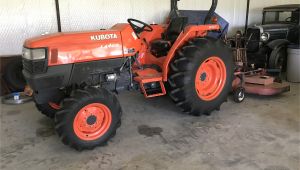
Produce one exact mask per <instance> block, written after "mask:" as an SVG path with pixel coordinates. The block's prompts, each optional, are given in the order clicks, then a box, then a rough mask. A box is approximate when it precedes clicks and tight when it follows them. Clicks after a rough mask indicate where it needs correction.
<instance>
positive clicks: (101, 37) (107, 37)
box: [91, 34, 118, 41]
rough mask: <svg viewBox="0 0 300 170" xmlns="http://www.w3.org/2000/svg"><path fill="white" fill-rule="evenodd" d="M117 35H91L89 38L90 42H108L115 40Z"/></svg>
mask: <svg viewBox="0 0 300 170" xmlns="http://www.w3.org/2000/svg"><path fill="white" fill-rule="evenodd" d="M117 38H118V36H117V34H101V35H93V36H91V40H92V41H101V40H110V39H117Z"/></svg>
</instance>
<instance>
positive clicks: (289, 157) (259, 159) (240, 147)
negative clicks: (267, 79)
mask: <svg viewBox="0 0 300 170" xmlns="http://www.w3.org/2000/svg"><path fill="white" fill-rule="evenodd" d="M56 2H58V1H55V0H51V1H42V0H30V1H26V2H25V1H24V2H23V1H20V0H10V1H1V2H0V9H1V10H0V24H1V25H2V26H1V27H0V33H1V36H0V61H1V63H0V65H1V76H3V72H4V70H5V66H6V65H7V63H9V61H11V60H14V59H15V58H20V55H21V54H22V48H23V44H24V41H25V40H26V39H28V38H32V37H35V36H39V35H41V34H45V33H46V34H51V33H57V32H58V30H61V31H62V32H73V31H76V32H77V31H90V30H99V29H108V28H110V27H112V26H113V25H114V24H116V23H126V21H127V19H128V18H136V19H138V20H141V21H143V22H146V23H149V24H154V23H157V24H161V23H165V22H166V19H167V17H168V15H169V13H170V6H171V1H167V0H165V1H159V0H151V1H146V0H139V1H134V0H123V1H117V0H112V1H107V0H90V1H79V0H73V1H70V0H64V1H59V15H60V22H59V24H58V22H57V8H56V7H57V6H56V5H58V4H57V3H56ZM249 2H250V3H249ZM247 3H249V4H247ZM299 3H300V2H299V0H271V1H259V0H250V1H247V0H231V1H230V3H229V1H228V0H219V1H218V6H217V9H216V13H217V14H218V15H220V16H221V17H222V18H224V19H225V20H226V21H228V23H229V29H228V35H227V36H228V37H230V36H235V33H236V32H237V31H238V30H242V31H244V29H245V23H246V18H248V21H247V23H248V25H247V27H251V26H254V25H255V24H262V17H263V12H262V11H263V9H264V8H265V7H268V6H276V5H284V4H299ZM247 6H248V7H249V8H248V9H249V13H248V17H247V12H246V11H247ZM210 7H211V1H203V0H181V1H179V2H178V8H179V9H180V10H209V8H210ZM298 24H299V23H298ZM298 28H299V27H298ZM298 57H299V56H298ZM298 61H299V60H298ZM299 64H300V63H299ZM299 74H300V73H299V72H298V75H299ZM280 76H281V78H282V80H283V82H284V83H288V84H289V86H290V87H289V89H290V91H288V92H285V93H281V94H277V95H274V96H260V95H255V94H246V98H245V100H244V101H243V102H241V103H236V102H234V95H233V94H232V93H230V94H229V95H228V100H226V102H225V103H223V104H222V105H221V107H220V110H219V109H218V108H217V109H216V110H214V111H212V113H211V114H209V115H201V116H191V115H188V114H182V112H181V110H180V109H179V108H178V107H176V105H175V104H174V102H172V100H171V98H170V97H168V95H166V96H162V97H155V98H145V97H144V96H143V94H141V93H140V92H139V91H138V92H137V91H122V92H120V93H119V94H118V95H117V96H118V97H117V98H118V100H119V102H120V105H121V108H122V118H121V119H122V125H121V126H120V127H119V128H118V129H117V133H116V135H115V136H114V137H113V138H111V139H110V140H109V141H108V142H107V143H106V144H105V145H104V146H101V147H96V148H94V149H92V150H84V151H77V150H74V149H72V148H70V147H68V146H66V145H64V144H63V143H62V142H61V139H60V137H59V136H58V135H57V134H56V131H55V123H54V121H53V119H51V118H48V117H46V116H45V115H42V114H41V113H40V112H39V111H38V110H37V108H36V107H35V104H34V102H33V101H30V102H27V103H24V104H19V105H11V104H3V103H2V104H0V110H1V113H0V118H1V124H0V152H1V153H0V154H1V162H0V169H118V170H121V169H122V170H125V169H126V170H127V169H128V170H131V169H149V170H150V169H158V170H160V169H178V170H179V169H180V170H181V169H191V170H192V169H195V170H196V169H197V170H199V169H200V170H202V169H203V170H206V169H207V170H215V169H222V170H223V169H226V170H227V169H228V170H232V169H234V170H235V169H236V170H241V169H249V170H252V169H253V170H256V169H258V170H259V169H261V170H298V169H300V168H299V167H300V85H299V83H296V82H290V81H287V80H286V77H287V76H288V75H287V73H283V74H282V75H280ZM1 81H4V80H3V79H1ZM4 85H5V82H4V83H3V82H1V86H2V87H1V95H3V96H5V95H6V94H7V91H8V90H7V89H4ZM11 92H12V91H11ZM14 94H15V93H14ZM3 98H4V97H2V99H3Z"/></svg>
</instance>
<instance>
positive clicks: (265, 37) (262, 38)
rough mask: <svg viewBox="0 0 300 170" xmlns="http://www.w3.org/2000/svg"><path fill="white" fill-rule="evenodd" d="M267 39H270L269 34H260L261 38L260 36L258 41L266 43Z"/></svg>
mask: <svg viewBox="0 0 300 170" xmlns="http://www.w3.org/2000/svg"><path fill="white" fill-rule="evenodd" d="M269 38H270V34H269V33H266V32H264V33H262V34H261V36H260V39H261V40H262V41H263V42H266V41H268V40H269Z"/></svg>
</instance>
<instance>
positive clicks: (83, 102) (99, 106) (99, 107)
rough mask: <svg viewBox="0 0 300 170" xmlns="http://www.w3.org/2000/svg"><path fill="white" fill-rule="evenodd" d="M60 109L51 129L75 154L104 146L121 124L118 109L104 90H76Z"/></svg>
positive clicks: (112, 98) (115, 99) (114, 98)
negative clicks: (73, 149) (54, 130)
mask: <svg viewBox="0 0 300 170" xmlns="http://www.w3.org/2000/svg"><path fill="white" fill-rule="evenodd" d="M62 106H63V108H62V109H61V110H60V111H59V112H57V113H56V115H55V129H56V131H57V133H58V135H59V137H60V138H61V139H62V142H63V143H64V144H65V145H69V146H70V147H72V148H75V149H76V150H84V149H93V148H94V147H96V146H102V145H105V144H106V142H107V141H108V140H109V139H110V138H111V137H113V136H114V135H115V134H116V130H117V128H118V127H119V126H120V123H121V106H120V104H119V102H118V100H117V98H116V96H115V95H114V94H112V93H111V92H109V91H108V90H106V89H97V88H92V87H89V88H87V89H84V90H76V91H75V92H74V93H73V94H72V95H71V97H70V98H66V99H65V100H63V104H62Z"/></svg>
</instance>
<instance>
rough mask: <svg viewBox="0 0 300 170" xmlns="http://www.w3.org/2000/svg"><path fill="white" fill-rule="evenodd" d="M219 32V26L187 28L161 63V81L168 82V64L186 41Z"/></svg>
mask: <svg viewBox="0 0 300 170" xmlns="http://www.w3.org/2000/svg"><path fill="white" fill-rule="evenodd" d="M217 30H220V25H198V26H195V25H193V26H187V27H186V28H185V29H184V30H183V32H181V33H180V35H179V36H178V38H177V40H176V41H175V43H174V44H173V46H172V48H171V49H170V51H169V53H168V55H167V56H166V59H165V61H164V63H163V81H167V80H168V72H169V64H170V62H171V60H172V59H173V57H174V55H175V53H176V51H177V49H179V48H180V47H182V46H183V45H184V44H185V43H186V42H187V41H189V40H190V39H192V38H195V37H204V36H206V35H207V32H208V31H217Z"/></svg>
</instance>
